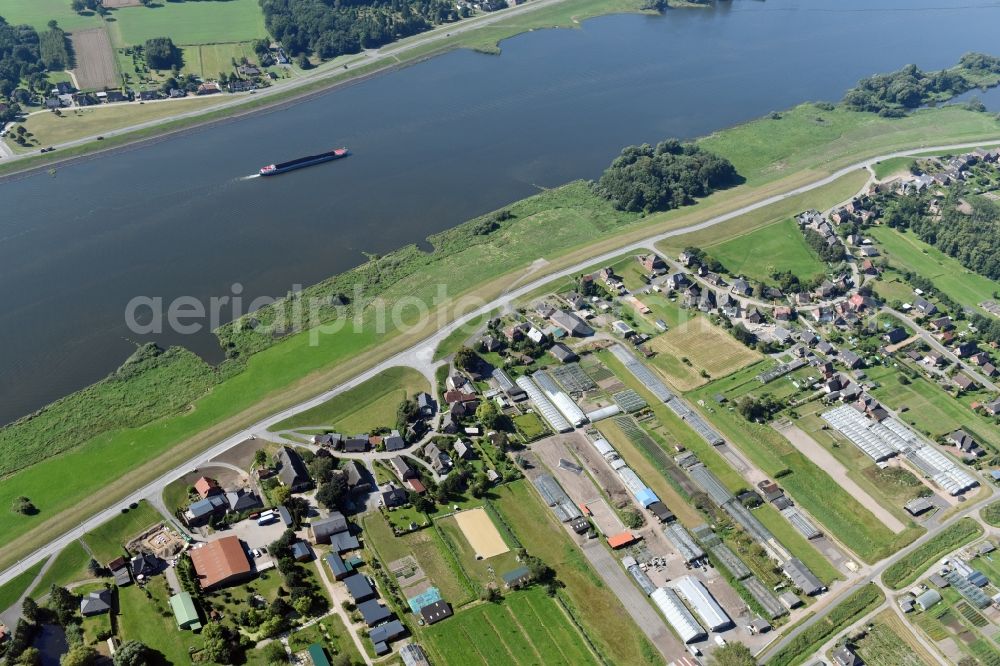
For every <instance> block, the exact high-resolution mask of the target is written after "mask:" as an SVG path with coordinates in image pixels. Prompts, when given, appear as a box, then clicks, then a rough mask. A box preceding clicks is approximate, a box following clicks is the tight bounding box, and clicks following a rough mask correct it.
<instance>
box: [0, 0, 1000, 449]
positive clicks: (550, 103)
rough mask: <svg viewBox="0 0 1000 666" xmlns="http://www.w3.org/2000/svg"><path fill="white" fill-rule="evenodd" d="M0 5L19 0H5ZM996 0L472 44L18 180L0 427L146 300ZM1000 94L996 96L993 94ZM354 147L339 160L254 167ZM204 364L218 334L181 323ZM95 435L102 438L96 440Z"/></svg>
mask: <svg viewBox="0 0 1000 666" xmlns="http://www.w3.org/2000/svg"><path fill="white" fill-rule="evenodd" d="M0 12H2V9H0ZM998 27H1000V4H998V3H996V2H990V1H986V0H766V2H763V1H755V0H735V1H733V2H720V3H719V4H718V5H717V6H715V7H714V8H712V9H691V10H672V11H668V12H666V13H665V14H664V15H663V16H636V15H618V16H608V17H601V18H597V19H593V20H590V21H586V22H584V23H583V24H582V26H581V27H580V29H579V30H544V31H536V32H532V33H528V34H524V35H521V36H518V37H515V38H513V39H510V40H508V41H505V42H504V43H503V45H502V46H503V54H502V55H501V56H499V57H497V56H487V55H482V54H478V53H474V52H471V51H455V52H451V53H447V54H445V55H442V56H439V57H436V58H433V59H431V60H428V61H425V62H422V63H419V64H417V65H414V66H412V67H407V68H405V69H402V70H399V71H396V72H393V73H390V74H386V75H384V76H380V77H377V78H374V79H371V80H369V81H366V82H364V83H360V84H357V85H353V86H350V87H346V88H342V89H339V90H335V91H332V92H330V93H327V94H325V95H322V96H318V97H316V98H313V99H310V100H309V101H306V102H302V103H300V104H297V105H295V106H293V107H291V108H286V109H282V110H280V111H274V112H264V113H260V114H257V115H254V116H250V117H247V118H243V119H240V120H236V121H232V122H227V123H223V124H218V125H214V126H210V127H206V128H203V129H200V130H197V131H192V132H189V133H187V134H184V135H182V136H179V137H175V138H171V139H169V140H166V141H162V142H160V143H154V144H150V145H146V146H141V147H138V148H135V149H132V150H128V151H124V152H119V153H116V154H114V155H111V156H108V157H101V158H98V159H93V160H89V161H84V162H81V163H78V164H75V165H72V166H67V167H61V168H59V169H58V171H57V173H56V174H55V175H54V176H50V175H48V174H45V173H42V174H38V175H33V176H31V177H27V178H21V179H18V180H13V181H10V182H6V183H3V184H0V303H2V304H3V308H2V309H0V423H3V422H6V421H8V420H11V419H13V418H16V417H18V416H20V415H22V414H25V413H27V412H29V411H31V410H33V409H36V408H38V407H40V406H41V405H43V404H45V403H47V402H49V401H51V400H53V399H55V398H58V397H60V396H61V395H64V394H66V393H68V392H70V391H73V390H75V389H78V388H80V387H82V386H84V385H86V384H88V383H90V382H93V381H95V380H97V379H99V378H100V377H102V376H104V375H105V374H107V373H108V372H109V371H110V370H112V369H113V368H115V367H116V366H117V365H118V364H119V363H120V362H121V361H122V360H123V359H124V358H125V357H126V356H127V355H128V354H129V353H130V352H131V350H132V349H133V345H134V341H135V340H136V336H134V335H133V334H132V333H130V331H129V330H128V328H127V327H126V325H125V316H124V312H125V308H126V304H127V303H128V302H129V300H130V299H132V298H133V297H134V296H137V295H146V296H158V297H162V298H163V299H164V301H166V302H169V300H170V299H172V298H174V297H176V296H194V297H196V298H198V299H201V300H203V301H205V300H207V299H208V298H209V297H211V296H218V295H227V294H230V293H231V288H232V285H233V284H234V283H240V284H241V285H242V287H243V294H242V295H243V296H244V297H245V298H248V299H249V298H251V297H254V296H257V295H282V294H285V293H286V292H287V291H288V290H289V289H291V288H292V286H293V285H295V284H303V285H305V284H310V283H313V282H317V281H319V280H320V279H322V278H324V277H326V276H328V275H331V274H333V273H336V272H339V271H343V270H345V269H347V268H350V267H352V266H355V265H357V264H358V263H360V262H361V261H363V260H364V255H363V252H384V251H388V250H392V249H394V248H397V247H399V246H401V245H404V244H406V243H409V242H420V241H422V240H423V239H424V238H426V236H427V235H428V234H431V233H433V232H436V231H439V230H442V229H445V228H448V227H451V226H454V225H456V224H458V223H460V222H462V221H464V220H466V219H468V218H470V217H474V216H476V215H478V214H481V213H484V212H487V211H489V210H492V209H495V208H498V207H500V206H502V205H504V204H505V203H508V202H510V201H513V200H516V199H519V198H522V197H524V196H527V195H530V194H532V193H533V192H535V191H536V188H537V187H539V186H553V185H558V184H561V183H564V182H567V181H569V180H573V179H576V178H593V177H595V176H597V175H598V174H599V173H600V171H601V169H602V168H603V167H604V166H605V165H606V164H607V163H608V162H609V161H610V160H611V159H612V158H613V157H614V156H615V155H616V154H617V153H618V151H619V150H620V148H621V147H622V146H624V145H627V144H630V143H640V142H644V141H648V142H655V141H657V140H659V139H662V138H665V137H669V136H676V137H685V138H686V137H694V136H698V135H702V134H707V133H709V132H711V131H713V130H716V129H720V128H724V127H727V126H731V125H733V124H736V123H739V122H742V121H745V120H749V119H752V118H754V117H757V116H761V115H763V114H765V113H767V112H769V111H771V110H778V109H782V108H786V107H789V106H792V105H794V104H797V103H799V102H802V101H806V100H819V99H828V100H836V99H839V98H840V97H841V96H842V94H843V92H844V91H845V90H846V89H847V88H849V87H850V86H851V85H853V84H854V82H855V81H857V79H859V78H860V77H863V76H866V75H869V74H872V73H874V72H880V71H888V70H892V69H895V68H898V67H899V66H901V65H903V64H906V63H908V62H916V63H917V64H918V65H919V66H921V67H923V68H926V69H935V68H940V67H945V66H950V65H952V64H954V63H955V62H956V61H957V60H958V58H959V57H960V56H961V55H962V54H963V53H965V52H967V51H972V50H980V51H984V52H993V53H1000V49H998V48H997V44H998V40H997V34H998V33H997V29H998ZM991 97H992V96H991ZM340 145H345V146H349V147H350V148H351V150H352V151H353V153H354V154H353V156H352V157H350V158H349V159H347V160H344V161H342V162H335V163H333V164H327V165H323V166H320V167H316V168H312V169H306V170H303V171H299V172H296V173H295V174H293V175H287V176H281V177H277V178H271V179H260V178H257V179H245V178H244V176H247V175H248V174H253V173H255V172H256V170H257V169H258V168H259V167H260V166H262V165H264V164H268V163H270V162H274V161H280V160H284V159H290V158H293V157H298V156H300V155H305V154H310V153H313V152H317V151H319V150H325V149H328V148H330V147H335V146H340ZM155 339H156V340H157V341H159V342H160V343H161V344H165V345H166V344H183V345H185V346H187V347H189V348H190V349H193V350H194V351H196V352H198V353H199V354H201V355H202V356H204V357H205V358H207V359H209V360H212V361H216V360H219V358H220V357H221V353H220V351H219V348H218V345H217V344H216V341H215V338H214V337H213V336H212V335H211V334H210V333H208V332H203V333H201V334H199V335H184V336H182V335H162V336H159V337H156V338H155ZM81 435H85V433H81Z"/></svg>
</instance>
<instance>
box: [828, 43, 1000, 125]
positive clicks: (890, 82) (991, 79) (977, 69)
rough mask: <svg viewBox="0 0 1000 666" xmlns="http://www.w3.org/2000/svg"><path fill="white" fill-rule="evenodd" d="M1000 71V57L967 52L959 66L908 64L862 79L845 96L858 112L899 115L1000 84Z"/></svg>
mask: <svg viewBox="0 0 1000 666" xmlns="http://www.w3.org/2000/svg"><path fill="white" fill-rule="evenodd" d="M998 74H1000V58H996V57H994V56H990V55H985V54H982V53H966V54H965V55H964V56H962V59H961V60H960V62H959V65H958V67H956V68H953V69H942V70H940V71H937V72H924V71H922V70H921V69H920V68H919V67H917V66H916V65H906V66H905V67H903V68H902V69H900V70H897V71H895V72H890V73H888V74H876V75H874V76H870V77H868V78H866V79H861V81H859V82H858V85H857V86H855V87H854V88H851V89H850V90H848V91H847V94H846V95H844V105H845V106H846V107H847V108H849V109H852V110H854V111H871V112H873V113H878V114H880V115H883V116H899V115H902V114H903V113H905V111H906V110H907V109H915V108H917V107H918V106H922V105H924V104H927V103H928V102H932V101H942V100H946V99H949V98H951V97H954V96H955V95H959V94H961V93H964V92H966V91H967V90H971V89H972V88H974V87H975V86H976V85H984V84H991V85H996V78H995V77H996V76H997V75H998ZM984 77H985V80H984Z"/></svg>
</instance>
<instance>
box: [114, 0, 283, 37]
mask: <svg viewBox="0 0 1000 666" xmlns="http://www.w3.org/2000/svg"><path fill="white" fill-rule="evenodd" d="M114 18H115V20H114V21H113V22H111V23H109V29H110V31H111V39H112V42H113V43H114V44H115V46H116V47H118V46H137V45H142V44H144V43H145V42H146V40H147V39H152V38H154V37H170V38H171V39H172V40H173V41H174V44H177V45H178V46H182V45H188V44H219V43H225V42H249V41H252V40H254V39H266V38H267V31H266V30H265V29H264V14H263V13H262V12H261V10H260V5H258V4H257V2H256V0H202V1H201V2H163V3H159V4H158V6H156V7H124V8H122V9H119V10H117V11H115V12H114Z"/></svg>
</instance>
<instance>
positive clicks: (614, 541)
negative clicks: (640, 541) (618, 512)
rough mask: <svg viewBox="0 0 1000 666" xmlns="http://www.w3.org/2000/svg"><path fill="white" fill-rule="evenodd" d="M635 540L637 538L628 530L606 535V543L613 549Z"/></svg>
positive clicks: (627, 544)
mask: <svg viewBox="0 0 1000 666" xmlns="http://www.w3.org/2000/svg"><path fill="white" fill-rule="evenodd" d="M636 541H637V539H636V537H635V535H634V534H632V533H631V532H628V531H626V532H622V533H621V534H615V535H614V536H609V537H608V545H609V546H611V547H612V548H614V549H618V548H624V547H625V546H629V545H631V544H633V543H635V542H636Z"/></svg>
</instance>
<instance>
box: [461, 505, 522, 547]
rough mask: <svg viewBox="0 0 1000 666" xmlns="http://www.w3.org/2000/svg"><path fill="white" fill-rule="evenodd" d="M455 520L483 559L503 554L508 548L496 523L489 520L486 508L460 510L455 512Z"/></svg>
mask: <svg viewBox="0 0 1000 666" xmlns="http://www.w3.org/2000/svg"><path fill="white" fill-rule="evenodd" d="M455 522H457V523H458V526H459V528H461V530H462V534H464V535H465V538H466V540H468V542H469V545H471V546H472V549H473V550H474V551H476V554H477V555H479V556H480V557H482V558H483V559H484V560H488V559H489V558H491V557H495V556H497V555H503V554H504V553H506V552H507V551H509V550H510V548H508V547H507V544H506V543H504V540H503V537H502V536H500V532H498V531H497V528H496V525H494V524H493V521H492V520H490V516H489V514H488V513H486V509H483V508H482V507H480V508H478V509H469V510H468V511H460V512H459V513H456V514H455Z"/></svg>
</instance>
